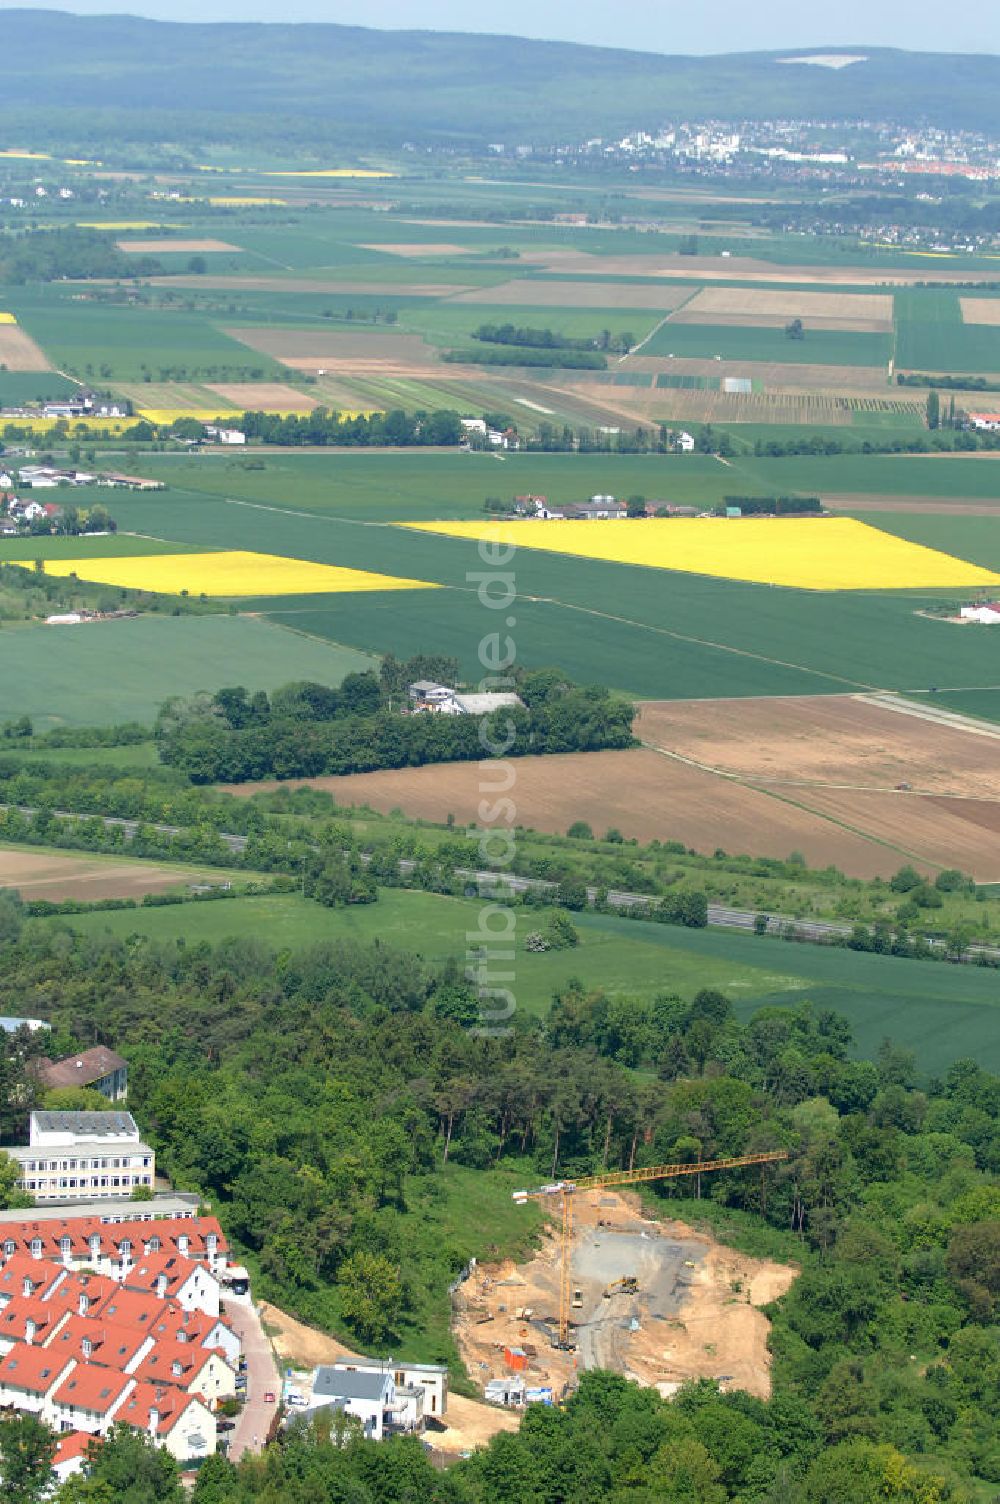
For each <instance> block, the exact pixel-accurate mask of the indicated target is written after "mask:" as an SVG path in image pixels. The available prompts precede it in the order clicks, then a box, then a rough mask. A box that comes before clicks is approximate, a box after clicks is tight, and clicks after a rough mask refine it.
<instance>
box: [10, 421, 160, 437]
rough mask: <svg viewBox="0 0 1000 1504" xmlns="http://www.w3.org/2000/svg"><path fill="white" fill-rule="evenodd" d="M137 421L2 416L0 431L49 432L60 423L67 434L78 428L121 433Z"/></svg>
mask: <svg viewBox="0 0 1000 1504" xmlns="http://www.w3.org/2000/svg"><path fill="white" fill-rule="evenodd" d="M137 422H138V419H137V418H94V417H89V418H45V417H41V416H39V417H37V418H35V417H31V418H4V417H0V433H2V432H3V430H4V429H5V428H7V427H11V428H21V429H24V430H25V431H26V432H28V433H50V432H51V431H52V429H53V428H55V426H56V424H57V423H58V424H60V425H61V426H62V427H64V428H65V429H66V431H67V432H68V433H69V434H71V435H72V434H75V433H76V432H77V430H78V429H84V430H86V431H87V432H88V433H91V432H93V433H103V432H107V433H111V434H122V433H126V432H127V431H128V429H130V428H133V427H134V426H135V424H136V423H137Z"/></svg>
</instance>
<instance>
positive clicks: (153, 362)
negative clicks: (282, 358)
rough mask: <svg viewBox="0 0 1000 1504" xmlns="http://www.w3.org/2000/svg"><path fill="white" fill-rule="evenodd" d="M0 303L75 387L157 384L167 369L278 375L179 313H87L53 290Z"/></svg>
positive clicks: (15, 294)
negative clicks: (149, 381) (75, 379)
mask: <svg viewBox="0 0 1000 1504" xmlns="http://www.w3.org/2000/svg"><path fill="white" fill-rule="evenodd" d="M3 298H4V299H5V306H8V307H9V308H10V311H11V312H12V313H15V314H16V315H17V318H18V322H19V323H20V324H21V325H22V326H23V328H24V330H25V332H26V333H27V334H30V335H31V337H32V339H34V340H35V341H36V342H37V343H38V344H39V345H40V346H41V347H42V349H43V350H44V351H45V354H46V355H47V356H48V357H49V359H50V360H51V361H52V362H53V364H54V365H56V366H57V367H58V368H59V369H60V370H62V371H67V372H69V373H70V374H71V375H75V376H77V377H79V378H80V379H81V380H83V379H86V380H96V379H103V380H118V381H141V380H142V379H143V377H144V376H145V375H146V374H147V372H148V373H149V374H150V375H151V378H152V379H153V380H154V381H155V380H158V379H162V376H163V372H164V371H166V370H170V371H172V372H174V373H179V372H181V371H183V372H184V373H185V375H184V376H183V377H180V378H179V379H189V378H195V379H197V378H199V377H200V378H201V379H203V380H213V379H214V380H220V381H221V380H226V379H229V380H241V379H253V377H252V374H251V373H253V374H255V375H257V376H264V377H268V378H270V379H274V378H275V377H276V376H277V375H279V374H280V373H281V371H282V369H283V368H282V367H281V366H279V365H278V364H277V362H275V361H273V360H271V359H270V357H269V356H266V355H261V354H260V353H259V352H258V351H256V350H249V349H247V347H246V346H245V345H240V344H237V342H236V341H235V340H232V339H230V338H229V337H228V336H227V335H225V334H223V333H222V332H221V331H220V330H217V329H216V328H215V327H214V326H213V325H212V324H211V323H210V322H209V321H208V320H207V319H206V318H204V317H198V316H197V315H196V314H193V313H188V312H185V311H184V310H182V309H181V308H179V307H178V308H160V309H156V308H149V307H143V306H140V305H136V306H131V305H125V306H119V305H117V304H116V305H109V304H101V305H99V307H96V308H95V307H88V306H87V304H86V303H74V302H72V301H70V299H69V298H68V297H67V296H65V294H61V290H60V291H56V290H53V289H51V288H43V289H42V290H41V291H31V292H26V291H24V290H23V289H20V288H16V289H11V290H8V291H5V292H4V293H3Z"/></svg>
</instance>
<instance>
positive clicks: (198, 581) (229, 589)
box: [10, 550, 439, 596]
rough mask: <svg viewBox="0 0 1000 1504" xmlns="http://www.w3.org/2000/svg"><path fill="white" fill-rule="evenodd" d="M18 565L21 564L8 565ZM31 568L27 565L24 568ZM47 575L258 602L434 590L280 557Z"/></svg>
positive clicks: (138, 561) (140, 563) (87, 568)
mask: <svg viewBox="0 0 1000 1504" xmlns="http://www.w3.org/2000/svg"><path fill="white" fill-rule="evenodd" d="M10 562H11V563H14V562H17V563H20V562H21V561H20V560H16V561H15V560H11V561H10ZM33 567H34V566H33V565H32V564H31V563H29V562H27V561H25V562H24V568H25V569H31V568H33ZM45 572H46V574H50V575H58V576H66V575H71V574H75V575H78V576H79V578H80V579H81V580H88V581H92V582H93V583H94V584H97V585H117V586H119V587H121V588H122V589H125V590H152V591H155V592H156V593H157V594H160V595H180V594H182V592H183V591H185V590H186V591H187V593H188V595H218V596H256V595H334V594H343V593H346V592H348V591H362V590H437V589H438V588H439V587H438V586H437V585H433V584H431V583H430V582H429V581H426V580H406V579H401V578H398V577H397V576H396V575H388V574H370V573H369V572H368V571H367V570H364V569H343V568H341V567H340V566H339V565H334V564H314V563H313V562H312V561H311V560H309V559H287V558H284V557H283V556H281V555H279V554H255V553H244V552H243V551H242V550H234V551H233V552H221V553H207V554H149V555H146V556H145V557H138V558H135V557H122V558H96V559H82V558H77V559H46V561H45Z"/></svg>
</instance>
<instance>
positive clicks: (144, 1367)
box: [135, 1342, 213, 1389]
mask: <svg viewBox="0 0 1000 1504" xmlns="http://www.w3.org/2000/svg"><path fill="white" fill-rule="evenodd" d="M212 1356H213V1354H212V1351H211V1349H209V1348H207V1347H196V1346H194V1345H193V1344H192V1343H190V1342H158V1343H157V1344H156V1346H155V1347H154V1348H153V1350H152V1352H150V1353H147V1354H146V1356H145V1357H144V1358H143V1360H142V1362H141V1363H140V1364H139V1366H138V1368H137V1369H136V1371H135V1376H136V1378H137V1379H140V1380H142V1381H143V1382H145V1383H151V1384H152V1383H158V1384H176V1385H178V1386H179V1387H180V1388H182V1389H188V1388H189V1387H190V1386H191V1384H192V1382H193V1381H194V1380H195V1379H196V1378H197V1377H198V1375H199V1374H200V1373H201V1371H202V1369H203V1368H204V1367H205V1364H206V1363H207V1362H208V1361H209V1359H210V1358H211V1357H212ZM175 1364H180V1368H181V1371H180V1373H174V1365H175Z"/></svg>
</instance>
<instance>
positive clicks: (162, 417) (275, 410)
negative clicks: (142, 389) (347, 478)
mask: <svg viewBox="0 0 1000 1504" xmlns="http://www.w3.org/2000/svg"><path fill="white" fill-rule="evenodd" d="M250 410H251V411H253V412H265V413H267V414H268V416H269V417H272V418H308V416H309V411H310V410H309V409H308V408H299V407H268V406H264V407H260V408H258V407H255V408H252V409H250ZM246 411H247V408H245V407H239V408H237V407H230V406H229V405H228V404H227V403H226V402H220V403H219V406H218V407H211V408H209V407H204V408H199V407H140V408H139V409H138V410H137V412H136V418H145V420H146V422H147V423H156V424H157V425H161V424H162V425H163V426H164V427H169V426H170V424H171V423H176V422H177V420H178V418H194V420H195V421H196V422H197V423H214V422H215V420H216V418H223V419H225V421H226V422H231V421H233V420H235V419H237V418H240V417H242V415H243V413H245V412H246ZM337 411H338V413H339V414H340V416H341V417H342V418H360V417H362V416H367V414H368V413H369V412H372V411H375V409H373V408H365V409H363V410H361V409H359V410H358V411H353V412H352V411H349V410H348V409H346V408H340V407H338V408H337ZM130 421H132V422H135V421H136V419H135V418H133V419H131V420H130Z"/></svg>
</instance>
